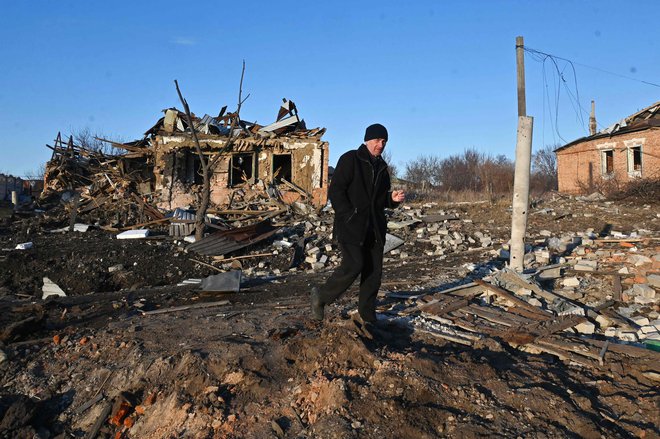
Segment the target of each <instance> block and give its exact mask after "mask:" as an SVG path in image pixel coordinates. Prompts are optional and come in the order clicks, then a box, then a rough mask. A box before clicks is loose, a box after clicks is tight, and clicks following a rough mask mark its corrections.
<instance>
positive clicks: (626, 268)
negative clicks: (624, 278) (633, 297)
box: [617, 267, 630, 274]
mask: <svg viewBox="0 0 660 439" xmlns="http://www.w3.org/2000/svg"><path fill="white" fill-rule="evenodd" d="M617 273H619V274H630V270H629V269H628V267H623V268H620V269H619V271H617Z"/></svg>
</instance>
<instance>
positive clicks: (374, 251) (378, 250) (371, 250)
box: [319, 233, 383, 322]
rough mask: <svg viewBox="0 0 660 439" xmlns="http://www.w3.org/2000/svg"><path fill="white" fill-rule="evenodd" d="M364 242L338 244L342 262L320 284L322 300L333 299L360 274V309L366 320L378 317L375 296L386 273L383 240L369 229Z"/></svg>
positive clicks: (325, 301) (324, 302)
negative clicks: (369, 231) (368, 236)
mask: <svg viewBox="0 0 660 439" xmlns="http://www.w3.org/2000/svg"><path fill="white" fill-rule="evenodd" d="M369 235H371V236H370V239H367V240H366V241H365V243H364V244H363V245H352V244H339V247H340V248H341V264H340V265H339V267H337V269H335V271H334V272H333V273H332V274H331V275H330V277H329V278H328V280H327V281H326V282H325V284H324V285H323V286H322V287H321V288H320V291H319V293H320V296H321V302H322V303H323V304H324V305H328V304H330V303H332V302H334V301H335V300H336V299H337V298H338V297H339V296H340V295H341V294H342V293H343V292H344V291H346V290H347V289H348V288H349V287H350V286H351V284H352V283H353V281H354V280H355V279H356V278H357V277H358V275H359V276H360V296H359V299H358V312H359V313H360V317H362V320H364V321H365V322H374V321H375V320H376V296H378V289H379V288H380V281H381V277H382V274H383V244H381V243H380V242H378V241H377V240H376V239H375V238H374V237H373V234H371V233H369Z"/></svg>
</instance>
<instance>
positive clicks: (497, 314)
mask: <svg viewBox="0 0 660 439" xmlns="http://www.w3.org/2000/svg"><path fill="white" fill-rule="evenodd" d="M467 312H470V313H472V314H474V315H476V316H478V317H481V318H482V319H484V320H488V321H490V322H493V323H497V324H499V325H504V326H516V325H521V324H526V323H530V322H533V321H536V320H534V319H528V318H526V317H519V316H516V315H512V314H511V313H508V312H504V311H502V310H500V309H498V308H493V307H488V308H487V307H485V306H479V305H470V306H469V307H468V309H467Z"/></svg>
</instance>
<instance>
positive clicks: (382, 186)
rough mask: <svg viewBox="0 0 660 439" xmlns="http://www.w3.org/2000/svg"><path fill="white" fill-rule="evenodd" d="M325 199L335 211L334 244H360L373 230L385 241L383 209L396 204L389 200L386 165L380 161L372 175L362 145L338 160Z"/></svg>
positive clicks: (368, 157) (388, 181)
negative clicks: (328, 199)
mask: <svg viewBox="0 0 660 439" xmlns="http://www.w3.org/2000/svg"><path fill="white" fill-rule="evenodd" d="M328 196H329V197H330V201H331V202H332V207H333V208H334V210H335V223H334V229H333V235H334V237H335V239H337V241H339V242H340V243H343V244H357V245H362V244H363V243H364V241H365V238H366V236H367V233H368V232H369V231H370V230H372V227H373V230H375V232H376V237H377V238H379V239H380V243H381V244H383V243H384V242H385V233H386V231H387V222H386V220H385V212H384V209H385V208H386V207H396V206H397V205H398V204H399V203H395V202H394V201H392V192H391V191H390V174H389V172H388V171H387V164H386V163H385V162H384V161H383V160H382V159H380V163H379V164H378V166H377V171H376V172H375V175H374V165H372V162H371V159H370V154H369V150H368V149H367V147H366V146H365V145H364V144H363V145H360V147H359V148H358V149H356V150H351V151H348V152H347V153H345V154H343V155H342V156H341V157H340V158H339V162H338V163H337V167H336V168H335V173H334V175H333V176H332V181H331V182H330V188H329V190H328ZM370 222H373V224H370Z"/></svg>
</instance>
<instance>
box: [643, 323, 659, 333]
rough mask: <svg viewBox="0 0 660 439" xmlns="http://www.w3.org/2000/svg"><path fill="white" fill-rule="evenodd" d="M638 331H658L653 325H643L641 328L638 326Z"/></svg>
mask: <svg viewBox="0 0 660 439" xmlns="http://www.w3.org/2000/svg"><path fill="white" fill-rule="evenodd" d="M639 330H640V331H642V333H643V334H650V333H652V332H658V330H657V329H656V327H655V326H653V325H644V326H642V327H641V328H639Z"/></svg>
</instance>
